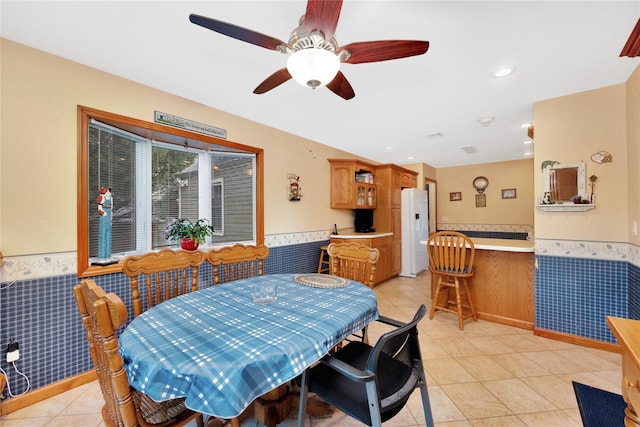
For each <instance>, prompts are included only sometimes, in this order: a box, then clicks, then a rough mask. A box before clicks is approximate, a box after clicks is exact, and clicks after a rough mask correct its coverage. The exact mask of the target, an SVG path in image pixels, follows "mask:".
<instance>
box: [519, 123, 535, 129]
mask: <svg viewBox="0 0 640 427" xmlns="http://www.w3.org/2000/svg"><path fill="white" fill-rule="evenodd" d="M531 126H533V123H523V124H521V125H520V127H521V128H530V127H531Z"/></svg>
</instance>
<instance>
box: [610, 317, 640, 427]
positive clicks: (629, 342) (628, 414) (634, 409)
mask: <svg viewBox="0 0 640 427" xmlns="http://www.w3.org/2000/svg"><path fill="white" fill-rule="evenodd" d="M607 325H609V329H611V332H613V335H614V336H615V337H616V340H618V343H619V344H620V348H621V350H622V397H623V398H624V401H625V402H626V403H627V408H626V409H625V411H624V413H625V419H624V425H625V426H627V427H632V426H640V415H639V414H640V334H638V331H639V330H640V321H639V320H633V319H623V318H620V317H613V316H607Z"/></svg>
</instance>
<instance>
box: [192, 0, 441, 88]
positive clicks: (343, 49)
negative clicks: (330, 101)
mask: <svg viewBox="0 0 640 427" xmlns="http://www.w3.org/2000/svg"><path fill="white" fill-rule="evenodd" d="M341 9H342V0H324V1H323V0H308V2H307V10H306V12H305V14H304V15H303V16H302V17H301V18H300V22H299V25H298V27H297V28H295V29H294V30H293V31H292V32H291V35H290V36H289V42H288V43H285V42H283V41H282V40H279V39H276V38H274V37H270V36H267V35H264V34H261V33H258V32H256V31H253V30H249V29H247V28H243V27H239V26H237V25H234V24H229V23H227V22H223V21H219V20H217V19H213V18H207V17H205V16H201V15H196V14H191V15H189V21H191V22H192V23H194V24H196V25H200V26H202V27H205V28H208V29H210V30H213V31H215V32H217V33H220V34H224V35H225V36H229V37H232V38H234V39H237V40H241V41H244V42H247V43H251V44H254V45H257V46H261V47H264V48H266V49H270V50H276V51H279V52H281V53H284V54H288V55H289V58H288V60H287V66H286V67H284V68H281V69H279V70H278V71H276V72H275V73H273V74H272V75H270V76H269V77H267V78H266V79H265V80H264V81H263V82H262V83H260V84H259V85H258V87H256V88H255V89H254V91H253V93H256V94H262V93H265V92H268V91H270V90H271V89H273V88H275V87H277V86H279V85H281V84H282V83H284V82H286V81H288V80H290V79H291V78H293V79H294V80H296V81H297V82H298V83H300V84H302V85H303V86H308V87H310V88H312V89H315V88H317V87H320V86H327V88H329V90H331V91H332V92H334V93H335V94H336V95H338V96H340V97H342V98H344V99H351V98H353V97H354V96H355V92H354V91H353V88H352V87H351V84H350V83H349V81H348V80H347V78H346V77H345V76H344V74H342V72H341V71H340V63H342V62H346V63H348V64H361V63H365V62H378V61H388V60H391V59H400V58H406V57H409V56H416V55H422V54H423V53H425V52H426V51H427V50H428V49H429V42H428V41H420V40H379V41H368V42H357V43H350V44H347V45H344V46H339V45H338V42H337V41H336V39H335V37H334V35H335V31H336V27H337V25H338V18H339V17H340V10H341Z"/></svg>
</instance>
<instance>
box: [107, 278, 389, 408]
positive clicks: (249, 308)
mask: <svg viewBox="0 0 640 427" xmlns="http://www.w3.org/2000/svg"><path fill="white" fill-rule="evenodd" d="M265 283H268V284H272V285H275V286H276V288H277V298H276V300H275V301H274V302H272V303H269V304H259V303H256V302H254V300H253V297H252V291H253V288H254V286H261V285H264V284H265ZM378 317H379V313H378V308H377V299H376V295H375V293H374V292H373V290H372V289H370V288H369V287H367V286H365V285H363V284H361V283H359V282H356V281H352V280H347V279H343V278H340V277H337V276H330V275H324V274H272V275H264V276H257V277H253V278H248V279H243V280H237V281H233V282H229V283H223V284H219V285H214V286H210V287H207V288H204V289H200V290H197V291H195V292H190V293H187V294H184V295H181V296H179V297H175V298H172V299H170V300H167V301H165V302H163V303H161V304H159V305H157V306H154V307H152V308H149V309H148V310H146V311H145V312H143V313H142V314H141V315H139V316H137V317H136V318H134V319H133V320H132V321H131V323H130V324H129V325H128V326H127V327H126V329H125V330H124V331H123V332H122V334H121V335H120V337H119V342H120V354H121V355H122V358H123V361H124V368H125V371H126V373H127V376H128V379H129V383H130V385H131V386H132V387H133V388H135V389H137V390H139V391H141V392H142V393H144V394H146V395H148V396H150V397H151V398H152V399H154V400H156V401H159V402H161V401H165V400H169V399H175V398H180V397H185V398H186V400H185V405H186V406H187V407H188V408H189V409H192V410H194V411H198V412H201V413H203V414H208V415H212V416H216V417H219V418H223V419H229V418H234V417H237V416H239V415H240V414H241V413H242V412H243V411H244V410H245V409H246V408H247V407H248V406H249V405H251V403H252V402H254V400H256V399H259V398H260V396H262V395H265V394H267V393H268V392H270V391H272V390H274V389H276V388H278V387H281V386H283V385H285V384H287V383H288V382H290V381H291V380H292V379H294V378H296V377H298V376H299V375H301V374H302V373H303V372H304V370H305V369H307V368H308V367H309V366H311V365H312V364H314V363H315V362H317V361H318V360H320V359H321V358H322V357H323V356H325V355H326V354H327V353H328V352H329V351H330V350H331V349H332V348H333V347H335V346H336V345H337V344H339V343H340V342H341V341H343V340H344V339H345V338H347V337H349V336H350V335H352V334H354V333H357V332H358V331H361V330H362V329H364V328H366V326H367V325H368V324H369V323H370V322H372V321H374V320H377V319H378Z"/></svg>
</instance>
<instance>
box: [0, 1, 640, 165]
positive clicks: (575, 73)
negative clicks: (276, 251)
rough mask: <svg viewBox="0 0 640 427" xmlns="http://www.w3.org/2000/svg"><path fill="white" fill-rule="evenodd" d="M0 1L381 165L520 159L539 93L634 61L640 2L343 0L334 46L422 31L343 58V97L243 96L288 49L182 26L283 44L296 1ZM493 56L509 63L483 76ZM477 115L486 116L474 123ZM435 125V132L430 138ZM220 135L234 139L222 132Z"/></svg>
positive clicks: (164, 86) (127, 69)
mask: <svg viewBox="0 0 640 427" xmlns="http://www.w3.org/2000/svg"><path fill="white" fill-rule="evenodd" d="M0 6H1V9H0V16H1V30H0V31H1V35H2V37H4V38H7V39H10V40H13V41H16V42H19V43H22V44H25V45H27V46H31V47H34V48H37V49H40V50H43V51H46V52H50V53H52V54H55V55H58V56H61V57H64V58H68V59H70V60H73V61H76V62H79V63H82V64H85V65H88V66H91V67H95V68H98V69H101V70H104V71H107V72H109V73H112V74H115V75H118V76H122V77H124V78H127V79H130V80H134V81H137V82H140V83H143V84H146V85H149V86H152V87H155V88H158V89H161V90H164V91H167V92H170V93H173V94H175V95H179V96H182V97H185V98H188V99H191V100H194V101H196V102H199V103H202V104H205V105H209V106H211V107H214V108H217V109H220V110H224V111H227V112H230V113H233V114H236V115H239V116H242V117H245V118H247V119H250V120H253V121H256V122H260V123H263V124H265V125H268V126H272V127H275V128H278V129H282V130H284V131H287V132H290V133H292V134H295V135H299V136H302V137H305V138H308V139H311V140H314V141H317V142H320V143H322V144H326V145H330V146H334V147H337V148H340V149H343V150H346V151H348V152H352V153H354V154H358V155H361V156H363V157H365V158H368V159H371V160H374V161H378V162H382V163H389V162H393V163H398V164H407V163H416V162H424V163H427V164H430V165H432V166H434V167H446V166H455V165H467V164H477V163H486V162H494V161H505V160H513V159H522V158H526V157H525V156H524V155H523V153H524V152H525V151H527V150H528V149H530V146H525V145H524V144H523V141H525V140H528V138H527V136H526V135H527V132H526V129H523V128H521V124H522V123H526V122H531V121H532V120H533V104H534V103H535V102H536V101H540V100H544V99H549V98H554V97H558V96H563V95H568V94H572V93H576V92H581V91H585V90H590V89H596V88H600V87H604V86H609V85H613V84H618V83H623V82H625V81H626V80H627V79H628V77H629V76H630V75H631V73H632V71H633V70H634V69H635V68H636V67H637V66H638V64H639V63H640V58H620V57H618V55H619V53H620V51H621V49H622V47H623V46H624V44H625V42H626V40H627V38H628V37H629V34H630V33H631V30H632V29H633V27H634V25H635V23H636V22H637V20H638V17H639V16H640V1H638V0H634V1H613V0H612V1H494V2H489V1H466V2H463V1H397V0H396V1H372V0H370V1H350V0H346V1H345V2H344V4H343V6H342V13H341V15H340V20H339V22H338V28H337V31H336V39H337V41H338V44H339V45H345V44H348V43H352V42H357V41H371V40H384V39H417V40H428V41H429V42H430V43H431V45H430V48H429V51H428V52H427V53H426V54H425V55H421V56H416V57H412V58H405V59H400V60H394V61H386V62H378V63H369V64H343V65H342V68H341V70H342V71H343V73H344V74H345V76H346V77H347V79H348V80H349V82H350V83H351V85H352V86H353V88H354V90H355V93H356V97H355V98H354V99H352V100H349V101H345V100H343V99H342V98H340V97H338V96H336V95H334V94H333V93H332V92H330V91H329V90H328V89H326V88H320V89H317V90H315V91H314V90H311V89H307V88H304V87H302V86H300V85H298V84H297V83H295V82H294V81H293V80H290V81H288V82H286V83H284V84H283V85H281V86H279V87H277V88H275V89H273V90H271V91H270V92H267V93H266V94H263V95H254V94H253V93H252V91H253V89H254V88H255V87H256V86H257V85H258V84H259V83H260V82H262V81H263V80H264V79H265V78H266V77H267V76H269V75H270V74H271V73H273V72H274V71H276V70H278V69H280V68H282V67H284V66H285V63H286V59H287V57H286V56H285V55H283V54H281V53H278V52H276V51H271V50H267V49H263V48H261V47H258V46H255V45H251V44H248V43H244V42H240V41H238V40H235V39H231V38H228V37H226V36H223V35H220V34H218V33H215V32H213V31H210V30H207V29H204V28H202V27H199V26H196V25H194V24H191V23H190V22H189V19H188V16H189V14H190V13H197V14H200V15H204V16H208V17H212V18H215V19H219V20H222V21H226V22H229V23H233V24H235V25H239V26H242V27H245V28H249V29H252V30H255V31H258V32H261V33H263V34H266V35H269V36H272V37H275V38H278V39H281V40H285V41H286V40H288V37H289V34H290V32H291V31H292V30H293V28H295V27H296V26H297V24H298V19H299V18H300V16H301V15H303V14H304V11H305V8H306V1H303V0H295V1H293V0H292V1H269V0H262V1H206V2H205V1H195V2H189V1H136V2H133V1H8V0H2V1H1V2H0ZM503 65H513V66H515V67H516V72H515V73H514V74H512V75H511V76H509V77H506V78H503V79H496V78H493V77H491V76H490V74H491V73H492V72H493V71H494V70H496V69H497V68H499V67H501V66H503ZM165 112H167V113H172V114H176V115H180V114H179V112H176V111H165ZM483 117H495V120H494V121H493V123H492V124H491V125H490V126H486V127H484V126H482V125H481V124H480V123H478V120H479V119H481V118H483ZM207 124H209V125H213V126H219V125H220V124H219V123H207ZM435 133H442V135H443V136H442V137H441V138H439V139H432V138H429V137H428V135H431V134H435ZM228 137H229V139H231V140H233V139H234V136H233V132H232V131H230V132H229V135H228ZM238 142H242V141H238ZM464 146H474V147H476V148H477V152H476V153H473V154H467V153H465V151H463V150H462V149H461V147H464ZM410 157H413V158H410Z"/></svg>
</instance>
